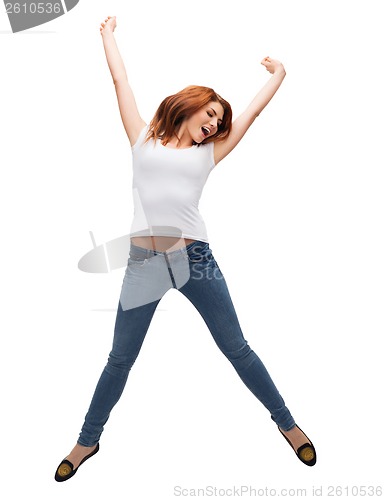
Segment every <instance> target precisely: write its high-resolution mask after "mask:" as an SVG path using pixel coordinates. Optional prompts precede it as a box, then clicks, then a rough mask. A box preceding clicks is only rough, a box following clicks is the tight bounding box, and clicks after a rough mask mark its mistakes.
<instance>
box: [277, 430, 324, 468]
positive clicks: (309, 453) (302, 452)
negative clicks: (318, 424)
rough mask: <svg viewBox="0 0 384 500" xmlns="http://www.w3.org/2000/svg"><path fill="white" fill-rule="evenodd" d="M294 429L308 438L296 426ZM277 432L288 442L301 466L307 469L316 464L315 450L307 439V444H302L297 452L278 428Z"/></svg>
mask: <svg viewBox="0 0 384 500" xmlns="http://www.w3.org/2000/svg"><path fill="white" fill-rule="evenodd" d="M296 427H297V428H298V429H299V430H300V431H301V432H302V433H303V434H304V436H305V437H306V438H307V439H308V436H307V435H306V434H305V432H303V431H302V430H301V429H300V427H299V426H298V425H297V424H296ZM278 429H279V431H280V432H281V434H282V435H283V436H284V437H285V439H286V440H287V441H288V443H289V444H290V445H291V447H292V448H293V450H294V452H295V453H296V455H297V457H298V459H299V460H301V462H303V464H305V465H308V466H309V467H312V466H313V465H315V463H316V450H315V447H314V446H313V444H312V442H311V441H310V440H309V439H308V443H304V444H303V445H301V446H299V448H298V449H297V450H295V448H294V447H293V444H292V443H291V441H290V440H289V439H288V438H287V436H286V435H285V434H284V432H283V431H282V430H281V429H280V427H279V426H278Z"/></svg>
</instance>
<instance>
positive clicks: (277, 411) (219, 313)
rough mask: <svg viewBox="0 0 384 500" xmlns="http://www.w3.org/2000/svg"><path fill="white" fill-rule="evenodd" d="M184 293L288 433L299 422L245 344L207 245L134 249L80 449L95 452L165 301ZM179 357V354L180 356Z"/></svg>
mask: <svg viewBox="0 0 384 500" xmlns="http://www.w3.org/2000/svg"><path fill="white" fill-rule="evenodd" d="M170 288H176V289H177V290H179V291H180V292H181V293H182V294H183V295H184V296H185V297H187V299H188V300H190V301H191V303H192V304H193V305H194V306H195V308H196V309H197V310H198V312H199V313H200V314H201V316H202V318H203V319H204V321H205V323H206V325H207V327H208V329H209V331H210V332H211V334H212V336H213V338H214V340H215V342H216V344H217V346H218V347H219V349H220V350H221V351H222V353H223V354H224V355H225V356H226V357H227V359H228V360H229V361H230V362H231V363H232V365H233V367H234V368H235V370H236V372H237V373H238V375H239V376H240V378H241V380H242V381H243V382H244V384H245V385H246V386H247V387H248V389H249V390H250V391H251V392H252V393H253V394H254V395H255V396H256V398H257V399H258V400H259V401H260V402H261V403H262V404H263V405H264V406H265V407H266V408H267V410H268V411H269V412H270V415H271V418H272V420H273V421H274V422H275V423H276V424H277V425H278V426H279V427H281V429H283V430H285V431H287V430H290V429H292V428H293V427H294V426H295V421H294V419H293V417H292V415H291V414H290V412H289V410H288V408H287V407H286V406H285V403H284V400H283V398H282V397H281V395H280V394H279V392H278V390H277V388H276V386H275V384H274V383H273V381H272V379H271V377H270V375H269V374H268V372H267V370H266V368H265V366H264V365H263V363H262V361H261V360H260V358H259V357H258V356H257V355H256V354H255V352H254V351H253V350H252V349H251V347H250V346H249V345H248V342H247V341H246V340H245V339H244V336H243V333H242V330H241V328H240V324H239V321H238V318H237V315H236V311H235V309H234V306H233V303H232V300H231V297H230V294H229V291H228V288H227V284H226V281H225V278H224V276H223V274H222V272H221V271H220V268H219V266H218V265H217V262H216V260H215V258H214V256H213V254H212V250H211V249H210V247H209V244H208V243H205V242H202V241H195V242H193V243H190V244H189V245H187V246H186V247H183V248H181V249H178V250H175V251H172V252H159V251H156V250H149V249H145V248H141V247H138V246H136V245H133V244H132V243H131V247H130V254H129V259H128V265H127V268H126V271H125V276H124V280H123V284H122V289H121V294H120V299H119V304H118V310H117V315H116V322H115V330H114V338H113V345H112V350H111V352H110V354H109V358H108V362H107V365H106V366H105V368H104V370H103V372H102V374H101V377H100V379H99V382H98V384H97V386H96V390H95V393H94V395H93V398H92V401H91V404H90V407H89V410H88V413H87V415H86V417H85V421H84V425H83V427H82V430H81V433H80V436H79V439H78V443H79V444H81V445H83V446H94V445H95V444H96V443H97V442H98V441H99V439H100V436H101V433H102V432H103V429H104V425H105V423H106V422H107V420H108V418H109V415H110V412H111V410H112V408H113V407H114V405H115V404H116V403H117V401H118V400H119V399H120V396H121V394H122V392H123V390H124V387H125V384H126V381H127V378H128V374H129V372H130V370H131V368H132V365H133V364H134V362H135V360H136V358H137V356H138V354H139V352H140V349H141V346H142V344H143V341H144V338H145V335H146V333H147V331H148V328H149V325H150V323H151V320H152V318H153V315H154V313H155V310H156V307H157V305H158V304H159V302H160V300H161V297H162V296H163V295H164V294H165V293H166V292H167V291H168V290H169V289H170ZM175 355H177V353H175Z"/></svg>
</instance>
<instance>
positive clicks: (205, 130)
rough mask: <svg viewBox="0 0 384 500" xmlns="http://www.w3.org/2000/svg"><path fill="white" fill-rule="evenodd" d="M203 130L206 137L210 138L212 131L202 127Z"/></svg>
mask: <svg viewBox="0 0 384 500" xmlns="http://www.w3.org/2000/svg"><path fill="white" fill-rule="evenodd" d="M201 130H202V132H203V135H204V137H208V136H209V134H210V133H211V131H210V129H209V128H208V127H201Z"/></svg>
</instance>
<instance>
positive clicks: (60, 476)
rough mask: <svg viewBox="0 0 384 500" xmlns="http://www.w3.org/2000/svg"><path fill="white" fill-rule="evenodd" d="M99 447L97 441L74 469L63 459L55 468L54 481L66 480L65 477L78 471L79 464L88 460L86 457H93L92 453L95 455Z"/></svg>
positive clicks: (69, 476) (67, 477)
mask: <svg viewBox="0 0 384 500" xmlns="http://www.w3.org/2000/svg"><path fill="white" fill-rule="evenodd" d="M99 448H100V446H99V443H97V445H96V448H95V449H94V450H93V451H92V452H91V453H89V454H88V455H86V456H85V457H84V458H83V460H82V461H81V462H80V463H79V465H78V467H76V469H74V468H73V464H72V463H71V462H70V461H69V460H67V459H64V460H63V461H62V462H61V464H60V465H59V466H58V468H57V470H56V474H55V479H56V481H58V482H59V483H60V482H62V481H66V480H67V479H70V478H71V477H73V476H74V475H75V474H76V472H77V471H78V469H79V467H80V465H81V464H83V463H84V462H85V461H86V460H88V458H91V457H93V455H96V453H97V452H98V451H99Z"/></svg>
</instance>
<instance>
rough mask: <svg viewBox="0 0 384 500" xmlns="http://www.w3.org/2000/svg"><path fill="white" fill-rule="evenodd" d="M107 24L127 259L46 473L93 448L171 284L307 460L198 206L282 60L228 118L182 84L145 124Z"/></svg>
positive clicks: (209, 94)
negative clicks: (77, 405)
mask: <svg viewBox="0 0 384 500" xmlns="http://www.w3.org/2000/svg"><path fill="white" fill-rule="evenodd" d="M115 28H116V17H108V18H107V19H105V22H103V23H101V27H100V32H101V35H102V40H103V45H104V50H105V54H106V58H107V62H108V66H109V69H110V72H111V75H112V78H113V82H114V85H115V90H116V94H117V100H118V104H119V109H120V114H121V118H122V121H123V125H124V128H125V131H126V133H127V136H128V139H129V142H130V144H131V148H132V165H133V203H134V217H133V222H132V226H131V232H130V249H129V258H128V262H127V267H126V271H125V275H124V279H123V283H122V288H121V294H120V298H119V303H118V309H117V315H116V322H115V329H114V338H113V345H112V350H111V352H110V354H109V357H108V362H107V364H106V366H105V368H104V370H103V372H102V374H101V377H100V379H99V381H98V384H97V386H96V389H95V392H94V395H93V398H92V401H91V404H90V406H89V409H88V412H87V414H86V416H85V421H84V424H83V426H82V429H81V432H80V435H79V438H78V441H77V443H76V445H75V447H74V448H73V449H72V451H71V452H70V454H69V455H68V456H67V457H66V458H65V459H64V460H63V461H62V462H61V463H60V464H59V466H58V468H57V470H56V474H55V479H56V481H66V480H67V479H69V478H71V477H72V476H73V475H74V474H75V473H76V472H77V470H78V468H79V466H80V465H81V464H82V463H84V461H85V460H87V459H88V458H90V457H92V456H93V455H94V454H95V453H97V452H98V451H99V440H100V436H101V434H102V432H103V429H104V425H105V423H106V422H107V420H108V418H109V415H110V412H111V410H112V408H113V407H114V406H115V404H116V403H117V401H118V400H119V398H120V396H121V394H122V392H123V390H124V387H125V384H126V381H127V378H128V374H129V371H130V369H131V368H132V366H133V364H134V362H135V360H136V358H137V356H138V354H139V351H140V349H141V346H142V344H143V341H144V338H145V335H146V333H147V331H148V328H149V325H150V323H151V320H152V318H153V315H154V313H155V310H156V307H157V306H158V304H159V302H160V300H161V298H162V297H163V296H164V294H165V293H166V292H167V290H169V289H171V288H175V289H177V290H178V291H179V292H181V293H182V294H183V295H184V296H185V297H186V298H187V299H188V300H189V301H190V302H191V303H192V304H193V305H194V306H195V308H196V309H197V311H198V312H199V313H200V314H201V316H202V318H203V319H204V321H205V323H206V325H207V327H208V329H209V331H210V332H211V334H212V336H213V338H214V340H215V342H216V344H217V346H218V347H219V349H220V350H221V351H222V353H223V354H224V355H225V356H226V357H227V359H228V360H229V361H230V362H231V363H232V365H233V367H234V368H235V370H236V372H237V373H238V375H239V376H240V378H241V379H242V381H243V382H244V384H245V385H246V386H247V387H248V389H249V390H250V391H251V392H252V393H253V394H254V396H255V397H256V398H257V399H258V400H259V401H260V402H261V403H262V404H263V405H264V406H265V408H266V409H267V410H268V411H269V413H270V415H271V418H272V420H273V421H274V422H275V424H276V426H277V428H278V430H279V431H280V432H281V433H282V435H283V436H284V437H285V439H286V440H287V441H288V443H289V444H290V445H291V446H292V448H293V450H294V451H295V453H296V455H297V457H298V458H299V459H300V460H301V462H303V463H304V464H306V465H308V466H313V465H314V464H315V463H316V451H315V448H314V446H313V444H312V442H311V441H310V440H309V439H308V437H307V436H306V435H305V434H304V432H303V431H302V430H301V429H300V428H299V427H298V426H297V424H296V423H295V420H294V419H293V417H292V415H291V413H290V412H289V410H288V408H287V406H286V405H285V402H284V400H283V398H282V397H281V395H280V393H279V392H278V390H277V388H276V386H275V384H274V383H273V381H272V379H271V377H270V375H269V374H268V372H267V370H266V368H265V366H264V365H263V363H262V362H261V360H260V359H259V357H258V356H257V355H256V354H255V352H254V351H253V350H252V349H251V347H250V346H249V345H248V342H247V341H246V340H245V339H244V336H243V333H242V330H241V328H240V325H239V321H238V318H237V315H236V311H235V309H234V306H233V303H232V300H231V297H230V294H229V291H228V288H227V284H226V281H225V278H224V276H223V274H222V273H221V270H220V268H219V266H218V264H217V262H216V260H215V258H214V256H213V254H212V250H211V248H210V246H209V242H208V237H207V231H206V227H205V224H204V221H203V219H202V217H201V215H200V213H199V210H198V204H199V200H200V197H201V193H202V190H203V188H204V185H205V183H206V180H207V178H208V176H209V174H210V172H211V171H212V170H213V169H214V168H216V167H217V165H218V163H219V162H220V161H221V160H223V159H224V158H225V157H226V156H227V155H228V154H229V153H230V152H231V151H232V150H233V149H234V148H235V147H236V146H237V144H238V143H239V142H240V140H241V139H242V138H243V136H244V134H245V133H246V131H247V130H248V129H249V127H250V126H251V124H252V123H253V121H254V120H255V118H256V117H257V116H258V115H259V114H260V113H261V111H262V110H263V109H264V108H265V107H266V106H267V104H268V103H269V101H270V100H271V99H272V97H273V96H274V95H275V93H276V91H277V90H278V88H279V87H280V85H281V83H282V81H283V80H284V77H285V69H284V66H283V65H282V63H281V62H279V61H277V60H275V59H271V58H269V57H265V58H264V59H263V60H262V61H261V64H262V65H263V66H265V68H266V69H267V71H268V72H269V73H271V75H272V76H271V77H270V78H269V80H268V81H267V83H266V84H265V85H264V87H263V88H262V89H261V90H260V91H259V92H258V93H257V95H256V96H255V97H254V99H253V100H252V102H251V103H250V104H249V106H248V107H247V108H246V109H245V111H244V112H243V113H242V114H241V115H240V116H239V117H238V118H237V119H236V120H234V121H233V122H232V110H231V106H230V105H229V103H228V102H227V101H226V100H224V99H223V98H222V97H220V96H219V95H218V94H217V93H216V92H214V90H212V89H211V88H207V87H202V86H189V87H187V88H185V89H183V90H181V91H180V92H178V93H176V94H174V95H171V96H169V97H166V98H165V99H164V100H163V102H162V103H161V104H160V106H159V108H158V109H157V111H156V113H155V115H154V117H153V119H152V120H151V122H150V123H149V125H148V124H147V123H146V122H145V121H144V120H143V119H142V117H141V116H140V114H139V111H138V108H137V106H136V102H135V98H134V95H133V92H132V89H131V87H130V84H129V82H128V78H127V74H126V71H125V67H124V63H123V61H122V58H121V56H120V54H119V51H118V48H117V45H116V41H115V38H114V34H113V33H114V30H115Z"/></svg>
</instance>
